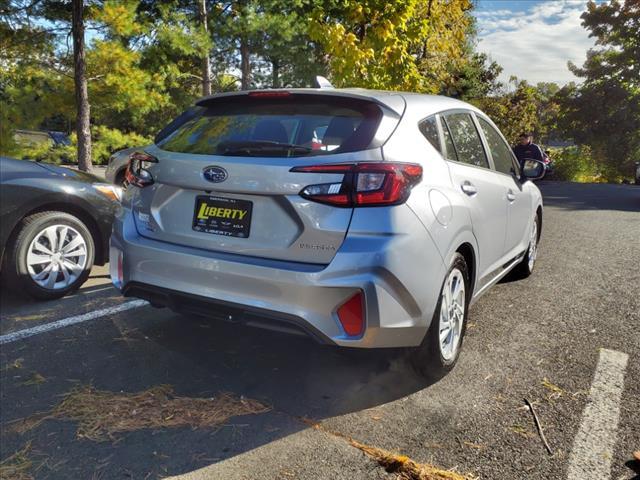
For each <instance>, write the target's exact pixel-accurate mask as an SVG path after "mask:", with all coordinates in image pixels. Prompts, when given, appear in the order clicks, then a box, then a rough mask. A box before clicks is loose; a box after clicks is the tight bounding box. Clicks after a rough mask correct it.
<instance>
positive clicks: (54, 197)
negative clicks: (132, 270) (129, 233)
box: [0, 157, 120, 299]
mask: <svg viewBox="0 0 640 480" xmlns="http://www.w3.org/2000/svg"><path fill="white" fill-rule="evenodd" d="M0 184H1V186H2V188H0V259H1V260H2V261H1V263H0V265H1V267H0V273H1V274H2V280H3V282H4V284H5V285H6V286H7V287H9V288H12V289H13V290H15V291H17V292H25V293H27V294H28V295H30V296H32V297H34V298H38V299H53V298H60V297H62V296H64V295H66V294H67V293H69V292H72V291H74V290H76V289H78V288H79V287H80V286H81V285H82V284H83V283H84V282H85V280H86V279H87V277H88V276H89V273H90V271H91V267H92V266H93V265H94V264H97V265H104V264H105V263H106V262H107V261H108V257H109V236H110V235H111V224H112V222H113V217H114V214H115V212H116V209H117V208H118V200H119V195H120V190H119V188H118V187H115V186H113V185H109V184H106V183H103V182H102V181H101V180H100V179H99V178H97V177H94V176H93V175H89V174H87V173H83V172H79V171H76V170H71V169H68V168H63V167H58V166H55V165H49V164H44V163H35V162H31V161H27V160H15V159H12V158H6V157H0Z"/></svg>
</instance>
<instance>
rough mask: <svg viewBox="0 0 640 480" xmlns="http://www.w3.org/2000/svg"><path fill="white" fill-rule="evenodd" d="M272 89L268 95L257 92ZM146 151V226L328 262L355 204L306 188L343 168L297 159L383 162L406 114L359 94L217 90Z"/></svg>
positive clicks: (191, 239)
mask: <svg viewBox="0 0 640 480" xmlns="http://www.w3.org/2000/svg"><path fill="white" fill-rule="evenodd" d="M259 93H265V95H259ZM205 107H206V108H204V109H202V111H201V114H199V115H198V116H196V117H195V118H193V119H192V120H190V121H188V122H186V123H185V124H183V125H182V126H180V127H179V128H178V129H177V130H176V131H175V132H173V133H172V134H171V135H169V136H168V137H167V138H165V139H164V140H162V141H161V142H159V143H158V145H155V146H153V147H150V148H147V149H145V151H146V152H147V153H148V154H150V155H153V156H154V157H156V158H157V160H158V162H157V163H155V164H152V165H151V166H150V167H149V168H148V170H149V171H150V173H151V174H152V176H153V179H154V183H153V184H152V185H150V186H148V187H145V188H137V187H129V188H132V189H135V190H136V191H135V192H134V195H133V206H134V216H135V221H136V227H137V229H138V232H139V234H140V235H142V236H145V237H148V238H152V239H155V240H159V241H163V242H168V243H173V244H176V245H183V246H189V247H194V248H199V249H203V250H207V251H215V252H225V253H232V254H238V255H247V256H253V257H262V258H269V259H277V260H288V261H296V262H307V263H316V264H327V263H329V262H330V261H331V259H332V258H333V256H334V255H335V253H336V251H337V250H338V249H339V248H340V245H341V244H342V242H343V240H344V237H345V234H346V232H347V229H348V227H349V222H350V219H351V214H352V210H351V209H349V208H338V207H335V206H330V205H324V204H320V203H314V202H311V201H309V200H305V199H304V198H302V197H301V196H300V195H299V193H300V191H301V190H302V189H303V188H304V187H306V186H308V185H311V184H325V183H336V184H339V183H340V182H341V181H342V177H343V175H342V174H318V173H297V172H291V171H290V170H291V169H292V168H293V167H296V166H307V165H319V164H327V163H353V162H363V161H368V162H371V161H381V160H382V157H381V149H380V146H381V145H382V143H383V142H384V141H385V140H386V138H388V136H389V135H390V134H391V132H392V131H393V128H395V126H396V125H397V122H398V120H399V117H400V116H399V114H398V113H396V112H394V111H393V110H391V109H389V108H386V107H385V106H384V105H381V104H379V103H376V102H373V101H370V100H366V99H358V98H349V97H340V96H327V95H311V94H291V93H288V92H280V95H274V92H257V93H256V94H254V95H246V94H245V95H242V96H238V97H235V96H232V97H223V98H221V99H216V98H214V99H213V100H212V101H210V102H209V103H208V104H205Z"/></svg>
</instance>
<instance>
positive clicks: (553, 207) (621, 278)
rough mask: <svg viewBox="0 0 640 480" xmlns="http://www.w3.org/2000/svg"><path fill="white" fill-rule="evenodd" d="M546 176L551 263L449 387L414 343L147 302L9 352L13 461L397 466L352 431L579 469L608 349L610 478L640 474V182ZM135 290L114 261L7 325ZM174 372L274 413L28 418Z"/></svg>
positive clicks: (6, 430)
mask: <svg viewBox="0 0 640 480" xmlns="http://www.w3.org/2000/svg"><path fill="white" fill-rule="evenodd" d="M540 186H541V189H542V191H543V194H544V200H545V211H544V219H543V232H542V240H541V245H540V252H539V258H538V263H537V266H536V271H535V273H534V275H533V276H532V277H530V278H529V279H527V280H522V281H504V282H502V283H500V284H498V285H497V286H495V287H494V288H493V289H492V290H491V291H490V292H489V293H488V294H486V295H485V296H484V297H483V298H482V299H481V300H480V301H479V302H478V303H477V304H476V305H474V307H473V308H472V310H471V312H470V317H469V328H468V331H467V337H466V339H465V345H464V350H463V353H462V357H461V359H460V361H459V363H458V365H457V366H456V368H455V370H454V371H453V372H452V373H451V374H450V375H448V376H447V377H445V378H444V379H443V380H441V381H439V382H438V383H436V384H431V385H430V384H428V383H425V382H424V381H423V380H421V379H420V378H418V377H416V376H415V375H414V374H412V373H411V371H410V369H409V368H408V366H407V365H406V363H405V361H404V359H403V357H402V355H400V354H398V353H397V352H356V353H349V352H343V351H341V350H338V349H335V348H330V347H321V346H317V345H315V344H314V343H312V342H311V341H309V340H307V339H305V338H299V337H292V336H286V335H282V334H277V333H272V332H266V331H261V330H252V329H249V328H243V327H238V326H235V325H232V324H226V323H216V322H210V321H206V320H198V319H193V318H185V317H182V316H179V315H175V314H173V313H171V312H169V311H165V310H155V309H153V308H151V307H149V306H146V307H141V308H138V309H134V310H129V311H126V312H122V313H119V314H115V315H109V316H105V317H101V318H97V319H95V320H92V321H88V322H84V323H81V324H77V325H72V326H68V327H65V328H60V329H57V330H54V331H49V332H46V333H42V334H39V335H34V336H32V337H30V338H26V339H22V340H17V341H14V342H10V343H6V344H4V345H1V346H0V349H1V351H0V375H1V376H0V381H1V383H0V385H1V387H2V388H1V392H0V407H1V413H0V425H1V427H2V432H1V437H0V438H1V444H0V447H1V448H0V449H1V452H0V459H6V458H7V457H9V456H10V455H11V454H12V453H13V452H15V451H18V450H20V449H22V448H23V447H24V446H25V445H27V444H29V443H30V445H31V447H30V450H29V453H28V456H29V458H30V460H31V461H32V467H31V469H30V473H31V475H33V476H34V477H35V478H50V479H58V478H60V479H66V478H78V479H82V478H101V479H111V478H114V479H120V478H123V479H126V478H133V479H143V478H158V477H166V476H172V475H175V476H178V478H181V479H221V478H224V479H235V478H238V479H263V478H264V479H272V478H278V479H320V478H327V479H338V478H348V479H351V480H356V479H372V478H373V479H375V478H395V476H394V475H393V474H389V473H387V472H385V470H384V469H383V468H381V467H379V466H378V465H377V464H376V463H375V462H374V461H373V460H372V459H370V458H369V457H367V456H366V455H364V454H363V453H362V452H361V451H360V450H358V449H356V448H354V447H352V446H351V445H349V444H348V443H347V442H346V441H345V440H344V438H343V436H345V437H351V438H353V439H356V440H357V441H359V442H362V443H363V444H366V445H369V446H374V447H378V448H383V449H387V450H390V451H393V452H398V453H402V454H404V455H408V456H409V457H411V458H412V459H413V460H415V461H417V462H430V463H432V464H434V465H437V466H439V467H441V468H446V469H456V470H457V471H458V472H461V473H468V474H472V475H475V476H478V477H480V478H483V479H516V478H532V479H565V478H567V471H568V464H569V461H570V460H569V459H570V455H571V451H572V445H573V443H574V438H575V437H576V433H577V432H578V429H579V426H580V422H581V418H582V415H583V411H584V409H585V406H586V404H587V400H588V392H589V390H590V387H591V382H592V379H593V377H594V372H595V371H596V367H597V363H598V357H599V352H600V349H602V348H606V349H610V350H614V351H616V352H622V353H623V354H627V355H628V364H627V367H626V372H625V373H624V382H623V383H624V385H623V386H622V388H623V391H622V395H621V398H620V402H619V409H620V419H619V425H618V429H617V432H616V434H615V438H616V440H615V446H614V448H613V455H612V458H611V459H610V460H611V464H612V468H611V477H610V478H611V479H614V480H622V479H631V478H640V477H639V476H638V475H639V473H640V465H638V463H637V462H636V463H634V462H632V461H631V459H632V453H633V451H635V450H640V381H638V378H640V361H639V360H640V333H639V327H640V187H635V186H625V185H620V186H613V185H577V184H567V183H554V182H544V183H542V184H541V185H540ZM123 301H128V300H125V299H122V298H120V297H119V295H118V294H117V292H116V291H115V290H114V289H112V288H110V287H109V283H108V278H107V275H106V269H104V268H102V269H96V270H95V271H94V273H93V275H92V278H91V280H90V281H89V282H88V283H87V285H86V286H85V287H83V289H82V290H81V291H80V292H78V293H77V294H75V295H74V296H72V297H68V298H65V299H63V300H60V301H57V302H45V303H34V302H30V301H28V300H26V299H21V298H18V297H14V296H13V295H11V294H9V293H8V292H2V297H1V308H2V311H1V319H0V335H7V334H10V333H12V332H16V331H20V330H24V329H27V328H31V327H34V326H37V325H43V324H47V323H50V322H53V321H56V320H60V319H64V318H68V317H70V316H74V315H79V314H83V313H87V312H91V311H95V310H99V309H102V308H105V307H109V306H113V305H118V304H119V303H121V302H123ZM160 384H170V385H172V386H173V388H174V390H175V392H176V394H178V395H181V396H186V397H212V396H215V395H217V394H218V393H220V392H231V393H233V394H235V395H237V396H244V397H245V398H251V399H256V400H259V401H262V402H264V403H266V404H268V405H270V406H271V407H272V410H271V411H269V412H267V413H262V414H256V415H245V416H238V417H233V418H231V419H230V420H229V421H228V422H226V423H225V424H224V425H222V426H220V427H219V428H216V429H207V428H200V429H192V428H189V427H185V428H171V429H157V430H151V429H143V430H138V431H134V432H130V433H124V434H117V435H116V436H115V437H114V438H113V440H110V441H102V442H96V441H92V440H88V439H86V438H79V437H78V435H77V424H76V423H75V422H74V421H70V420H58V419H51V420H46V421H44V422H43V423H42V424H40V425H39V426H37V427H36V428H34V429H32V430H30V431H27V432H26V433H21V434H20V433H17V432H16V431H15V428H14V426H15V425H17V424H19V423H20V422H15V421H16V420H20V419H24V418H28V417H30V416H32V415H34V414H37V413H38V412H46V411H49V410H51V409H52V408H53V407H54V406H55V405H57V404H58V403H59V402H60V400H61V398H62V396H63V395H65V394H66V393H68V392H69V391H70V390H72V389H73V388H74V387H77V386H78V385H93V386H95V387H96V388H98V389H101V390H108V391H112V392H138V391H142V390H145V389H148V388H150V387H154V386H157V385H160ZM525 398H526V399H527V400H529V401H530V402H531V403H533V405H534V407H535V411H536V413H537V415H538V417H539V419H540V422H541V425H542V427H543V429H544V433H545V435H546V438H547V440H548V442H549V445H550V447H551V449H552V451H553V455H549V454H548V453H547V451H546V450H545V447H544V446H543V444H542V441H541V439H540V437H539V435H538V433H537V430H536V427H535V424H534V422H533V416H532V414H531V412H530V411H528V410H527V409H526V408H525V404H524V399H525ZM304 419H307V421H304ZM309 421H314V422H320V425H321V426H322V428H321V429H317V428H311V427H310V426H309ZM614 431H615V429H614ZM331 432H332V433H331ZM603 480H605V479H603Z"/></svg>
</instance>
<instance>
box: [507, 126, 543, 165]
mask: <svg viewBox="0 0 640 480" xmlns="http://www.w3.org/2000/svg"><path fill="white" fill-rule="evenodd" d="M513 153H515V155H516V158H517V159H518V162H519V163H520V167H522V166H523V164H524V161H525V159H527V158H533V159H534V160H539V161H541V162H544V154H543V153H542V149H541V148H540V147H539V146H538V145H536V144H535V143H533V134H531V133H522V134H520V137H519V143H518V145H516V146H515V147H514V148H513Z"/></svg>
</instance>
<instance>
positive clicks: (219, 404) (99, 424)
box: [16, 385, 271, 441]
mask: <svg viewBox="0 0 640 480" xmlns="http://www.w3.org/2000/svg"><path fill="white" fill-rule="evenodd" d="M270 409H271V408H270V407H269V406H266V405H264V404H262V403H260V402H258V401H256V400H251V399H246V398H244V397H240V398H238V397H236V396H234V395H231V394H229V393H222V394H220V395H218V396H217V397H214V398H191V397H179V396H176V395H175V394H174V392H173V389H172V387H171V386H170V385H159V386H156V387H153V388H150V389H148V390H144V391H142V392H138V393H115V392H109V391H103V390H96V389H95V388H93V387H91V386H85V387H80V388H77V389H75V390H73V391H71V392H70V393H69V394H68V395H66V396H65V398H64V399H63V400H62V402H61V403H60V404H59V405H58V406H57V407H55V408H54V409H53V411H52V412H51V413H50V414H47V415H44V416H40V417H39V418H37V419H26V420H25V421H23V423H22V425H18V426H17V427H16V430H17V431H19V432H24V431H26V430H30V429H31V428H34V427H36V426H37V425H39V424H40V423H41V422H43V421H44V420H48V419H68V420H74V421H76V422H78V432H77V434H78V437H81V438H86V439H89V440H94V441H103V440H108V439H113V438H114V435H115V434H118V433H124V432H131V431H134V430H141V429H144V428H170V427H184V426H190V427H192V428H207V427H216V426H219V425H221V424H224V423H225V422H226V421H227V420H228V419H229V418H231V417H234V416H238V415H251V414H258V413H264V412H267V411H269V410H270Z"/></svg>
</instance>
